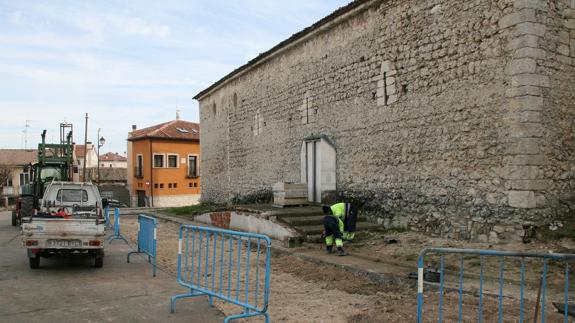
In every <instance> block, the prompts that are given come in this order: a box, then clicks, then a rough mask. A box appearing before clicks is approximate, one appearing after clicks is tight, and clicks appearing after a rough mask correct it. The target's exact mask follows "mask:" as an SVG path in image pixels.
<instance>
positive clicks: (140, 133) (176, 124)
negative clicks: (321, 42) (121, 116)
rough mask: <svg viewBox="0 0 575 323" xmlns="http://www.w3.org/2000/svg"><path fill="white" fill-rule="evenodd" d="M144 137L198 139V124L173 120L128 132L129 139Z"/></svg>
mask: <svg viewBox="0 0 575 323" xmlns="http://www.w3.org/2000/svg"><path fill="white" fill-rule="evenodd" d="M146 138H159V139H175V140H191V141H200V125H199V124H197V123H194V122H188V121H184V120H173V121H170V122H164V123H160V124H157V125H155V126H151V127H148V128H143V129H139V130H134V131H132V132H130V133H129V134H128V140H129V141H134V140H140V139H146Z"/></svg>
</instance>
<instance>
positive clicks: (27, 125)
mask: <svg viewBox="0 0 575 323" xmlns="http://www.w3.org/2000/svg"><path fill="white" fill-rule="evenodd" d="M28 128H30V120H26V125H25V126H24V130H23V131H22V132H24V149H28Z"/></svg>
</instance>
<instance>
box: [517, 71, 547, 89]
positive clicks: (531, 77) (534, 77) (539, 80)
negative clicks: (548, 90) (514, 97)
mask: <svg viewBox="0 0 575 323" xmlns="http://www.w3.org/2000/svg"><path fill="white" fill-rule="evenodd" d="M526 85H531V86H540V87H549V76H547V75H540V74H520V75H514V76H512V77H511V86H526Z"/></svg>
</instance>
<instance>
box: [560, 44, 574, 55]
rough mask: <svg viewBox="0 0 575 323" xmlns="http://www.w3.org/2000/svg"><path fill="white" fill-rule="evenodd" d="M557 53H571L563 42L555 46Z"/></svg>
mask: <svg viewBox="0 0 575 323" xmlns="http://www.w3.org/2000/svg"><path fill="white" fill-rule="evenodd" d="M557 53H559V54H561V55H564V56H569V55H570V54H571V53H570V48H569V46H568V45H565V44H560V45H559V46H557Z"/></svg>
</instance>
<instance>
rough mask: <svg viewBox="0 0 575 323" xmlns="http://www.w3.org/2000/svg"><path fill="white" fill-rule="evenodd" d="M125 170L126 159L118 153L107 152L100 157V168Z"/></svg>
mask: <svg viewBox="0 0 575 323" xmlns="http://www.w3.org/2000/svg"><path fill="white" fill-rule="evenodd" d="M105 167H110V168H127V167H128V158H127V157H125V156H122V155H120V154H118V153H113V152H108V153H105V154H103V155H100V168H105Z"/></svg>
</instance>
